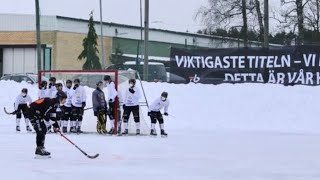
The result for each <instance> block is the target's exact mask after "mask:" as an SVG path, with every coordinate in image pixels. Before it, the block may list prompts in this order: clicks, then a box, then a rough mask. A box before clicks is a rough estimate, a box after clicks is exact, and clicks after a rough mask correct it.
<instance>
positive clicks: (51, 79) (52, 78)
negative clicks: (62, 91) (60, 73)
mask: <svg viewBox="0 0 320 180" xmlns="http://www.w3.org/2000/svg"><path fill="white" fill-rule="evenodd" d="M56 80H57V79H56V78H55V77H51V78H50V79H49V81H51V82H56Z"/></svg>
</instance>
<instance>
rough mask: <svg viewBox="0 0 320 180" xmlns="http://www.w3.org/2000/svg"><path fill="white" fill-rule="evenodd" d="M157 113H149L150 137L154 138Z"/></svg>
mask: <svg viewBox="0 0 320 180" xmlns="http://www.w3.org/2000/svg"><path fill="white" fill-rule="evenodd" d="M156 113H157V112H154V111H151V112H150V120H151V132H150V135H151V136H156V135H157V131H156V123H157V114H156Z"/></svg>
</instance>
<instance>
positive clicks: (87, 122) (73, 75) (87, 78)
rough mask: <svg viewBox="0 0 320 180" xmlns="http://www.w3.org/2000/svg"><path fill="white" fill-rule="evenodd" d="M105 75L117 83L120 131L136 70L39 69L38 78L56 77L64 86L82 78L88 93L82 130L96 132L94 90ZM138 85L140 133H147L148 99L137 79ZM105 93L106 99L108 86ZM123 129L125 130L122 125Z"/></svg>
mask: <svg viewBox="0 0 320 180" xmlns="http://www.w3.org/2000/svg"><path fill="white" fill-rule="evenodd" d="M105 75H109V76H110V77H111V79H112V81H113V82H114V83H115V87H116V90H117V91H118V97H117V98H116V100H115V107H114V109H116V112H115V113H116V116H115V124H114V126H115V128H116V132H115V133H118V132H117V131H118V125H119V124H122V126H123V123H119V122H120V121H121V120H122V113H123V109H122V105H123V99H122V97H124V93H125V90H126V89H127V88H129V79H132V78H133V79H135V77H137V76H136V72H135V71H120V70H40V71H38V79H39V83H40V82H41V81H47V82H48V81H49V78H50V77H55V78H56V80H57V81H56V83H62V84H63V86H65V85H66V81H67V80H71V81H72V82H73V81H74V80H75V79H79V80H80V85H81V86H83V87H84V89H85V91H86V95H87V100H86V107H85V111H84V115H83V122H82V130H83V131H85V132H96V124H97V118H96V117H95V116H94V113H93V110H92V92H93V91H94V90H95V89H96V83H97V82H98V81H103V78H104V76H105ZM136 86H137V87H138V88H140V90H141V94H142V97H141V99H140V133H141V134H142V135H147V134H149V133H150V127H149V123H148V122H149V121H148V122H147V120H146V118H145V117H147V100H146V98H145V97H146V96H145V94H144V91H143V87H142V86H141V83H140V82H139V81H138V80H137V82H136ZM103 91H104V93H105V96H106V100H108V99H109V98H108V97H107V96H108V92H107V88H104V90H103ZM128 125H129V127H128V129H129V134H135V132H136V125H135V122H134V119H133V115H132V114H131V115H130V118H129V122H128ZM109 129H110V121H109V117H107V130H108V131H109ZM121 129H122V131H123V130H124V128H123V127H121Z"/></svg>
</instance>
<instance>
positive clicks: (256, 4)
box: [255, 0, 264, 42]
mask: <svg viewBox="0 0 320 180" xmlns="http://www.w3.org/2000/svg"><path fill="white" fill-rule="evenodd" d="M255 9H256V11H257V16H258V23H259V39H260V41H261V42H263V34H264V26H263V15H262V13H261V6H260V1H259V0H255Z"/></svg>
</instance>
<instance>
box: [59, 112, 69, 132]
mask: <svg viewBox="0 0 320 180" xmlns="http://www.w3.org/2000/svg"><path fill="white" fill-rule="evenodd" d="M68 120H71V107H64V110H63V116H62V123H61V124H62V132H63V133H67V132H68ZM70 127H71V122H70Z"/></svg>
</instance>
